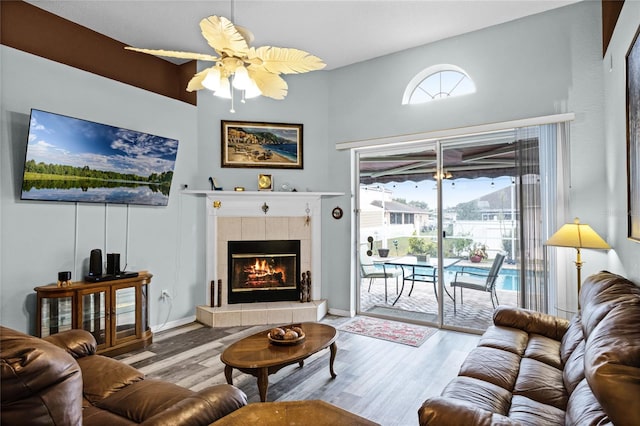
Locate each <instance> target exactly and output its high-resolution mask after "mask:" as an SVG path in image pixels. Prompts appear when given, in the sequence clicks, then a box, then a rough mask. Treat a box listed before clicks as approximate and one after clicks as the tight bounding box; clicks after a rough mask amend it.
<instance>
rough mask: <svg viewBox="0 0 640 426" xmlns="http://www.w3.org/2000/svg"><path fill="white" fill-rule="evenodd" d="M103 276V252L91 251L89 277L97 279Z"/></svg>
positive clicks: (98, 250)
mask: <svg viewBox="0 0 640 426" xmlns="http://www.w3.org/2000/svg"><path fill="white" fill-rule="evenodd" d="M100 275H102V250H100V249H93V250H91V256H89V276H90V277H96V276H100Z"/></svg>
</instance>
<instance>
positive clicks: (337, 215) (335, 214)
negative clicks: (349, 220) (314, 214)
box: [331, 207, 343, 219]
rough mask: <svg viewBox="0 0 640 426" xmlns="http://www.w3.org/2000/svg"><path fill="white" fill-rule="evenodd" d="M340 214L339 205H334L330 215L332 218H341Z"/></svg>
mask: <svg viewBox="0 0 640 426" xmlns="http://www.w3.org/2000/svg"><path fill="white" fill-rule="evenodd" d="M342 215H343V211H342V209H341V208H340V207H334V208H333V210H332V211H331V216H333V218H334V219H341V218H342Z"/></svg>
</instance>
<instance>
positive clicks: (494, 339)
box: [478, 325, 529, 356]
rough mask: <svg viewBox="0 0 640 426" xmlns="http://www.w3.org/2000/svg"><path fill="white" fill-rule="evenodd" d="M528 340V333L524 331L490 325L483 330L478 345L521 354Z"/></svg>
mask: <svg viewBox="0 0 640 426" xmlns="http://www.w3.org/2000/svg"><path fill="white" fill-rule="evenodd" d="M528 340H529V335H528V334H527V333H526V332H525V331H522V330H518V329H515V328H509V327H503V326H495V325H492V326H489V328H487V331H485V332H484V334H483V335H482V337H481V338H480V342H478V346H486V347H490V348H496V349H501V350H503V351H509V352H511V353H514V354H516V355H519V356H522V355H523V354H524V350H525V349H526V347H527V341H528Z"/></svg>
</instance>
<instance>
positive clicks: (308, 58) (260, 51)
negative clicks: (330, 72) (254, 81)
mask: <svg viewBox="0 0 640 426" xmlns="http://www.w3.org/2000/svg"><path fill="white" fill-rule="evenodd" d="M247 57H248V59H249V61H251V60H253V59H255V58H259V59H261V60H262V64H261V65H260V66H261V67H263V68H264V69H265V70H267V71H269V72H271V73H275V74H299V73H305V72H309V71H316V70H320V69H322V68H324V67H325V66H326V64H325V63H324V62H322V59H320V58H318V57H317V56H313V55H312V54H310V53H308V52H305V51H304V50H299V49H291V48H285V47H272V46H261V47H258V48H257V49H256V48H254V47H252V48H251V49H249V52H248V54H247Z"/></svg>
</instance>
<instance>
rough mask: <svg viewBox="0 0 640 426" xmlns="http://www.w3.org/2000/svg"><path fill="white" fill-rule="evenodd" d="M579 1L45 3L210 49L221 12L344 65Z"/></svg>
mask: <svg viewBox="0 0 640 426" xmlns="http://www.w3.org/2000/svg"><path fill="white" fill-rule="evenodd" d="M577 1H580V0H526V1H523V0H491V1H490V0H466V1H461V0H414V1H409V0H393V1H388V0H387V1H384V0H350V1H349V0H344V1H343V0H341V1H336V0H323V1H312V0H278V1H272V0H260V1H256V0H236V1H233V2H232V1H228V0H225V1H190V0H166V1H145V0H129V1H106V0H91V1H89V0H85V1H53V0H30V1H28V3H31V4H33V5H35V6H37V7H39V8H42V9H44V10H47V11H49V12H51V13H53V14H56V15H58V16H61V17H63V18H66V19H68V20H70V21H73V22H75V23H77V24H80V25H82V26H85V27H88V28H90V29H92V30H94V31H97V32H98V33H101V34H104V35H106V36H109V37H111V38H113V39H115V40H118V41H120V42H122V43H125V44H129V45H132V46H136V47H146V48H152V49H168V50H187V51H193V52H202V53H210V52H211V48H210V47H209V46H208V45H207V44H206V42H205V40H204V39H203V38H202V36H201V34H200V29H199V27H198V23H199V22H200V20H201V19H202V18H204V17H206V16H209V15H222V16H225V17H228V18H231V15H232V13H231V7H232V3H233V9H234V10H233V12H234V13H233V15H234V20H235V23H236V24H238V25H241V26H243V27H245V28H248V29H249V30H251V31H252V32H253V34H254V36H255V41H254V43H253V45H255V46H262V45H272V46H280V47H295V48H298V49H302V50H306V51H308V52H311V53H313V54H314V55H316V56H319V57H320V58H322V59H323V60H324V61H325V62H326V63H327V69H334V68H339V67H343V66H346V65H349V64H353V63H356V62H361V61H365V60H368V59H372V58H376V57H379V56H383V55H387V54H389V53H393V52H397V51H400V50H404V49H408V48H411V47H415V46H419V45H423V44H427V43H431V42H434V41H436V40H441V39H444V38H448V37H453V36H456V35H459V34H463V33H467V32H471V31H475V30H479V29H482V28H486V27H489V26H493V25H497V24H500V23H504V22H507V21H512V20H515V19H519V18H522V17H525V16H528V15H532V14H537V13H541V12H544V11H547V10H550V9H554V8H558V7H562V6H566V5H569V4H572V3H576V2H577Z"/></svg>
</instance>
